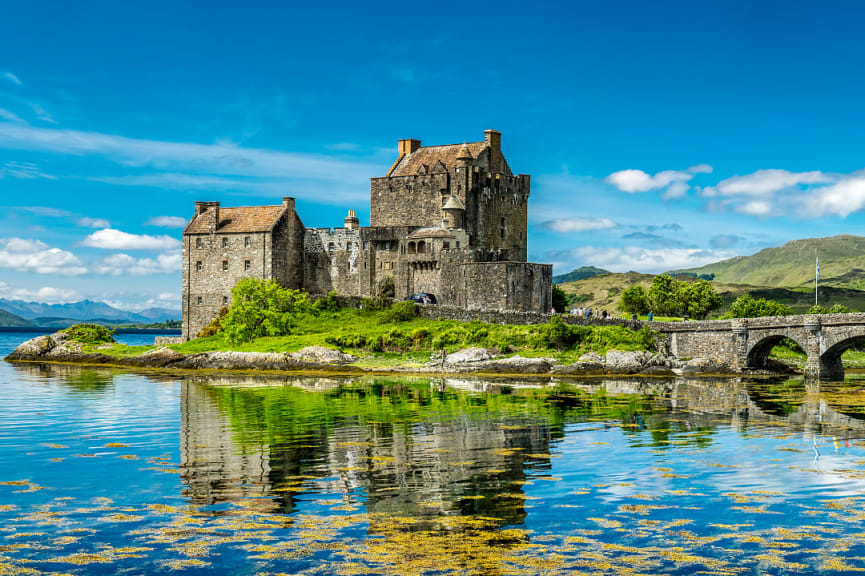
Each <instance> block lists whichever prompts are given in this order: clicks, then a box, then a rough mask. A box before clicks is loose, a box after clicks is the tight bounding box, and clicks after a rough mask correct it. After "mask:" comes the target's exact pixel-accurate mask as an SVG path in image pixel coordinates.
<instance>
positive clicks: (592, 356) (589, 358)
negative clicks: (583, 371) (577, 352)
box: [579, 352, 607, 364]
mask: <svg viewBox="0 0 865 576" xmlns="http://www.w3.org/2000/svg"><path fill="white" fill-rule="evenodd" d="M579 361H580V362H590V363H593V364H603V363H604V362H606V361H607V359H606V358H604V357H603V356H601V355H600V354H598V353H597V352H587V353H586V354H583V355H582V356H580V358H579Z"/></svg>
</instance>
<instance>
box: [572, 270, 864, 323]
mask: <svg viewBox="0 0 865 576" xmlns="http://www.w3.org/2000/svg"><path fill="white" fill-rule="evenodd" d="M701 274H702V272H701ZM653 278H654V275H652V274H639V273H637V272H628V273H626V274H605V275H603V276H594V277H592V278H586V279H585V280H579V281H577V282H566V283H564V284H560V285H559V287H560V288H561V289H562V290H564V291H565V292H567V293H569V294H575V295H577V301H578V304H577V305H578V306H587V307H590V308H598V309H599V310H606V311H607V312H609V313H611V314H614V315H617V316H619V315H621V314H622V311H621V310H619V308H618V304H619V298H620V296H621V293H622V291H624V290H625V289H627V288H630V287H631V286H634V285H637V284H639V285H641V286H643V287H644V288H646V289H648V288H649V287H650V286H651V285H652V279H653ZM679 279H680V280H685V281H688V280H691V279H690V278H689V277H686V276H682V277H679ZM712 285H713V286H714V287H715V290H717V291H718V293H719V294H721V297H722V298H723V299H724V306H723V307H722V308H721V310H719V311H718V312H716V313H715V315H721V314H723V313H724V312H726V311H727V309H729V306H730V303H731V302H733V300H735V299H736V298H738V297H739V296H741V295H742V294H746V293H747V294H750V295H751V296H753V297H755V298H767V299H770V300H776V301H778V302H782V303H784V304H786V305H788V306H791V307H792V308H793V311H794V312H796V313H798V314H804V313H805V312H807V311H808V308H810V307H811V306H812V305H813V304H814V290H813V288H812V287H807V286H806V287H801V288H770V287H767V286H750V285H747V284H730V283H725V282H718V281H714V282H712ZM819 296H820V304H822V305H824V306H826V307H827V308H828V307H830V306H832V305H833V304H841V305H843V306H847V307H848V308H850V309H853V310H862V311H865V292H862V291H859V290H852V289H850V288H838V287H833V286H824V285H821V286H820V295H819Z"/></svg>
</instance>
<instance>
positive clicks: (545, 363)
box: [483, 354, 555, 374]
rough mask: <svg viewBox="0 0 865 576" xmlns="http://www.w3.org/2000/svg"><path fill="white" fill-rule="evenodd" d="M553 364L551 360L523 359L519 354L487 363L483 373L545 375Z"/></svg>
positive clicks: (553, 361)
mask: <svg viewBox="0 0 865 576" xmlns="http://www.w3.org/2000/svg"><path fill="white" fill-rule="evenodd" d="M554 363H555V360H553V359H552V358H523V357H522V356H520V355H519V354H517V355H516V356H511V357H510V358H501V359H499V360H491V361H490V362H487V363H486V364H485V365H484V367H483V370H484V372H486V371H490V372H504V373H512V374H546V373H548V372H549V371H550V368H551V367H552V365H553V364H554Z"/></svg>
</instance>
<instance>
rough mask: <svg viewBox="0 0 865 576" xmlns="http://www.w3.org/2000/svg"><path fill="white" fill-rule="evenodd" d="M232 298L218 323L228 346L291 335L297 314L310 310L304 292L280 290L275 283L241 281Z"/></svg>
mask: <svg viewBox="0 0 865 576" xmlns="http://www.w3.org/2000/svg"><path fill="white" fill-rule="evenodd" d="M231 297H232V301H231V306H230V307H229V309H228V313H227V314H226V315H225V317H224V318H223V319H222V321H221V322H220V323H221V325H222V328H223V330H224V331H225V338H226V340H227V341H228V342H229V343H231V344H239V343H241V342H252V341H253V340H255V339H256V338H259V337H261V336H285V335H287V334H290V333H291V327H292V324H293V323H294V320H295V317H296V316H297V314H298V313H300V312H303V311H306V310H307V309H308V308H309V298H308V294H307V293H306V292H302V291H300V290H290V289H288V288H283V287H282V286H280V285H279V284H278V283H277V282H276V281H275V280H259V279H256V278H244V279H243V280H240V281H239V282H238V283H237V284H235V286H234V288H233V289H232V290H231Z"/></svg>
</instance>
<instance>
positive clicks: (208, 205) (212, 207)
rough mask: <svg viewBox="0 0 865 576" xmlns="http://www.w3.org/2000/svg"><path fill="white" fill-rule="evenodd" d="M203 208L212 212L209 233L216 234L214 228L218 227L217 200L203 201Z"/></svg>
mask: <svg viewBox="0 0 865 576" xmlns="http://www.w3.org/2000/svg"><path fill="white" fill-rule="evenodd" d="M205 210H207V211H210V212H212V215H211V217H210V233H211V234H216V229H217V228H219V202H205Z"/></svg>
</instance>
